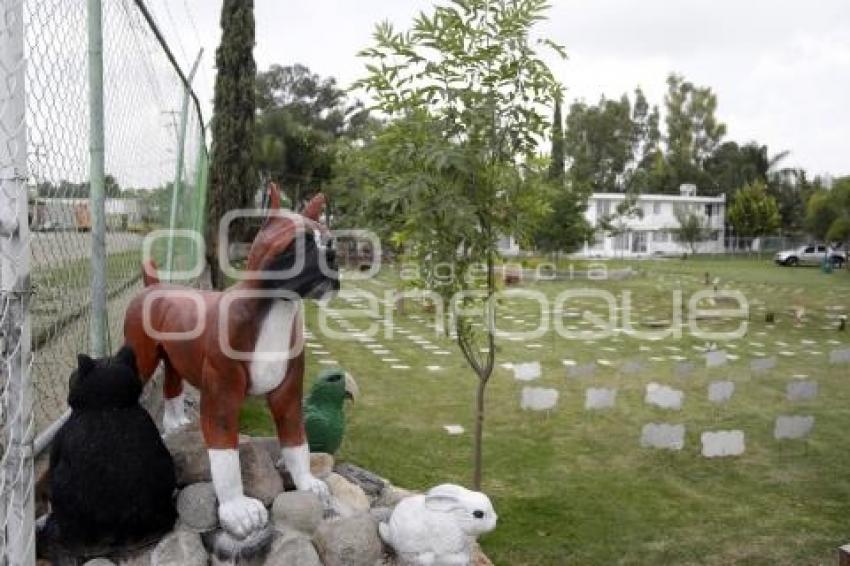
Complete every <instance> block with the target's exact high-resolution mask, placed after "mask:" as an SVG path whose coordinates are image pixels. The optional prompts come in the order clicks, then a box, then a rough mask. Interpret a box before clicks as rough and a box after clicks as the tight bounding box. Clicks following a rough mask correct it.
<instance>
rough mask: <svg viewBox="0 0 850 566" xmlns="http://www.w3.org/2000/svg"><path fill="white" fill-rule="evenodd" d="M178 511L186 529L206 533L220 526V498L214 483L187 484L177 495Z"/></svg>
mask: <svg viewBox="0 0 850 566" xmlns="http://www.w3.org/2000/svg"><path fill="white" fill-rule="evenodd" d="M177 513H178V514H179V515H180V523H181V524H182V525H183V527H185V528H186V530H189V531H192V532H195V533H205V532H207V531H212V530H214V529H215V528H216V527H218V499H217V498H216V495H215V488H214V487H213V484H212V483H209V482H204V483H195V484H192V485H189V486H186V488H184V489H183V490H182V491H181V492H180V495H178V496H177Z"/></svg>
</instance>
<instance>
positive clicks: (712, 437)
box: [700, 430, 746, 458]
mask: <svg viewBox="0 0 850 566" xmlns="http://www.w3.org/2000/svg"><path fill="white" fill-rule="evenodd" d="M700 441H701V442H702V455H703V456H705V457H706V458H725V457H728V456H740V455H741V454H743V453H744V451H745V450H746V445H745V442H744V432H743V431H740V430H720V431H716V432H710V431H709V432H704V433H702V435H701V436H700Z"/></svg>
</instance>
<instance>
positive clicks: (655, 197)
mask: <svg viewBox="0 0 850 566" xmlns="http://www.w3.org/2000/svg"><path fill="white" fill-rule="evenodd" d="M625 198H626V193H592V194H591V195H590V199H589V200H593V199H596V200H625ZM641 201H643V202H646V201H650V202H652V201H664V202H703V203H706V204H708V203H724V202H726V195H725V194H721V195H718V196H715V197H710V196H682V195H674V194H653V193H642V194H640V195H638V202H641Z"/></svg>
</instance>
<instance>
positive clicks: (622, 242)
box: [614, 233, 629, 252]
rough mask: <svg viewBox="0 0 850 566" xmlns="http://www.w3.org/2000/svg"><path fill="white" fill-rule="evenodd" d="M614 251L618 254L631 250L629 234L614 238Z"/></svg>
mask: <svg viewBox="0 0 850 566" xmlns="http://www.w3.org/2000/svg"><path fill="white" fill-rule="evenodd" d="M614 249H615V250H617V251H618V252H621V251H625V250H628V249H629V234H628V233H624V234H617V235H616V236H614Z"/></svg>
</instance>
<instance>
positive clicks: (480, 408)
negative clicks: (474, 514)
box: [472, 375, 489, 491]
mask: <svg viewBox="0 0 850 566" xmlns="http://www.w3.org/2000/svg"><path fill="white" fill-rule="evenodd" d="M488 378H489V376H488V377H482V376H481V375H479V376H478V389H477V391H476V394H475V437H474V440H473V467H472V489H474V490H476V491H481V476H482V474H483V470H484V461H483V460H484V458H483V452H484V451H483V448H484V393H485V390H486V388H487V380H488Z"/></svg>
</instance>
